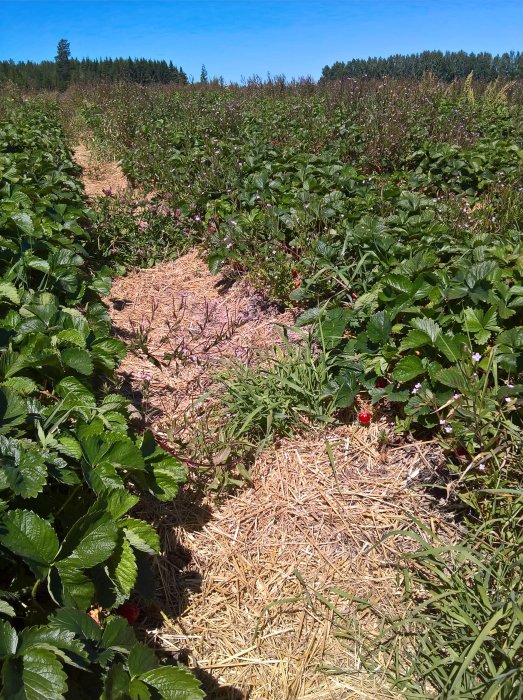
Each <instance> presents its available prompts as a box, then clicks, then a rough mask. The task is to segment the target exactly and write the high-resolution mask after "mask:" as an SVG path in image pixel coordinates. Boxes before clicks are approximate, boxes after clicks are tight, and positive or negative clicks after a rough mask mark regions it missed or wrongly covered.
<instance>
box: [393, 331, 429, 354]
mask: <svg viewBox="0 0 523 700" xmlns="http://www.w3.org/2000/svg"><path fill="white" fill-rule="evenodd" d="M431 342H432V341H431V339H430V337H429V336H428V335H427V334H426V333H424V332H423V331H418V330H412V331H409V332H408V333H407V335H406V337H405V338H403V340H402V341H401V345H400V347H399V351H400V352H403V351H404V350H415V349H416V348H420V347H422V346H423V345H430V344H431Z"/></svg>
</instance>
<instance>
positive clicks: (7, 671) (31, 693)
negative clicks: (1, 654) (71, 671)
mask: <svg viewBox="0 0 523 700" xmlns="http://www.w3.org/2000/svg"><path fill="white" fill-rule="evenodd" d="M2 675H3V681H4V683H3V685H4V687H3V695H2V697H3V698H5V699H6V700H64V697H65V695H64V694H65V692H66V690H67V676H66V675H65V673H64V671H63V668H62V664H61V663H60V661H59V660H58V659H57V658H56V655H55V654H53V653H52V652H51V651H49V650H48V649H31V650H29V651H27V652H26V653H25V654H24V655H23V656H22V657H20V658H11V659H8V660H7V661H6V662H5V663H4V668H3V673H2Z"/></svg>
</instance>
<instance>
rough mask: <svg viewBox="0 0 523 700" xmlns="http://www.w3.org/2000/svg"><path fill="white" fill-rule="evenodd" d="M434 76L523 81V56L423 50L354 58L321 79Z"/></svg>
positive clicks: (336, 65)
mask: <svg viewBox="0 0 523 700" xmlns="http://www.w3.org/2000/svg"><path fill="white" fill-rule="evenodd" d="M425 73H432V74H433V75H435V76H436V77H437V78H440V79H441V80H448V81H451V80H456V79H459V78H466V77H467V75H469V74H470V73H473V74H474V77H475V78H479V79H484V80H495V79H496V78H507V79H517V78H523V53H521V52H520V51H511V52H509V53H504V54H500V55H495V56H493V55H492V54H490V53H488V52H486V51H483V52H481V53H467V52H466V51H446V52H445V53H443V52H442V51H423V52H422V53H412V54H409V55H402V54H396V55H394V56H389V57H388V58H367V59H363V58H353V59H352V60H351V61H347V62H346V63H343V62H342V61H337V62H336V63H334V64H333V65H332V66H325V67H324V69H323V71H322V74H321V80H322V81H326V80H342V79H344V78H385V77H393V78H421V77H422V76H423V75H424V74H425Z"/></svg>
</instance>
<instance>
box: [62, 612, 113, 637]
mask: <svg viewBox="0 0 523 700" xmlns="http://www.w3.org/2000/svg"><path fill="white" fill-rule="evenodd" d="M109 619H110V618H109ZM49 627H50V628H51V629H57V630H63V631H65V632H73V634H74V636H75V637H76V638H77V639H79V640H80V641H82V642H83V641H90V642H100V641H101V639H102V631H101V629H100V628H99V627H98V625H97V624H96V622H95V621H94V620H93V619H92V618H91V617H89V615H87V613H85V612H82V611H81V610H75V609H73V608H61V609H60V610H58V611H57V612H56V613H54V615H52V616H51V617H50V618H49Z"/></svg>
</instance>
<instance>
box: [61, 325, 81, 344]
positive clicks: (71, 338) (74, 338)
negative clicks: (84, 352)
mask: <svg viewBox="0 0 523 700" xmlns="http://www.w3.org/2000/svg"><path fill="white" fill-rule="evenodd" d="M56 337H57V338H58V339H59V340H64V341H65V342H67V343H71V345H76V346H77V347H79V348H85V337H84V335H83V333H81V332H80V331H78V330H76V328H66V329H65V330H63V331H60V332H59V333H58V334H57V336H56Z"/></svg>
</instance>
